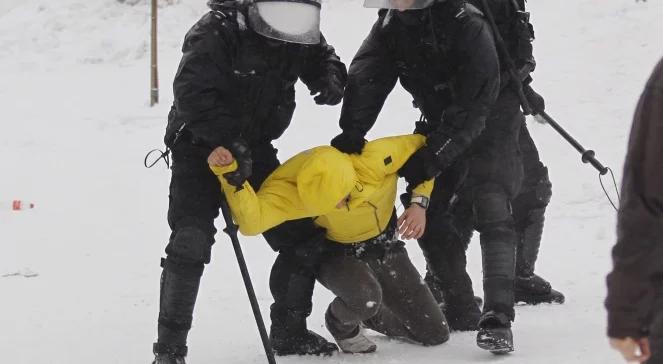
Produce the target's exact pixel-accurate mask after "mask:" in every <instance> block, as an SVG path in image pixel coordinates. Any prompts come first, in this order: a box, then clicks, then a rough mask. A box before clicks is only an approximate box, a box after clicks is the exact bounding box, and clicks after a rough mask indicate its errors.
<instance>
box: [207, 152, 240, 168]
mask: <svg viewBox="0 0 663 364" xmlns="http://www.w3.org/2000/svg"><path fill="white" fill-rule="evenodd" d="M234 160H235V159H234V158H233V155H232V153H230V151H229V150H228V149H226V148H224V147H218V148H216V149H214V150H213V151H212V153H210V155H209V157H207V163H209V165H210V166H212V167H225V166H228V165H230V164H231V163H232V162H233V161H234Z"/></svg>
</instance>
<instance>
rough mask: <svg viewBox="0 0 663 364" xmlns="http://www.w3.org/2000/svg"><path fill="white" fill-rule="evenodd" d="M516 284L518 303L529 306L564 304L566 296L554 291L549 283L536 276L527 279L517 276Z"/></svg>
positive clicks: (526, 277)
mask: <svg viewBox="0 0 663 364" xmlns="http://www.w3.org/2000/svg"><path fill="white" fill-rule="evenodd" d="M515 283H516V284H515V299H516V302H523V303H525V304H528V305H538V304H540V303H559V304H562V303H564V300H565V297H564V294H562V293H561V292H559V291H556V290H554V289H553V288H552V286H551V285H550V283H549V282H548V281H546V280H545V279H543V278H541V277H539V276H538V275H536V274H532V275H530V276H525V277H522V276H517V277H516V282H515Z"/></svg>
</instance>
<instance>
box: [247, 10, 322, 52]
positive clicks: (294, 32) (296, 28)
mask: <svg viewBox="0 0 663 364" xmlns="http://www.w3.org/2000/svg"><path fill="white" fill-rule="evenodd" d="M249 24H250V25H251V29H253V30H254V31H255V32H256V33H258V34H261V35H263V36H265V37H267V38H272V39H277V40H281V41H285V42H292V43H301V44H318V43H320V1H319V0H282V1H278V0H257V1H256V2H255V3H253V4H252V5H251V6H250V7H249Z"/></svg>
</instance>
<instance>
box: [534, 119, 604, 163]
mask: <svg viewBox="0 0 663 364" xmlns="http://www.w3.org/2000/svg"><path fill="white" fill-rule="evenodd" d="M534 117H535V118H537V119H539V118H540V119H542V121H543V122H544V123H546V124H548V125H550V126H551V127H552V128H553V129H555V131H556V132H558V133H559V134H560V135H561V136H562V137H563V138H564V139H566V141H567V142H569V144H571V145H572V146H573V148H575V150H577V151H578V153H580V154H581V155H582V162H583V163H589V164H591V165H592V166H593V167H594V168H596V170H597V171H599V173H600V174H601V175H602V176H603V175H605V174H606V173H608V171H609V170H608V168H607V167H605V166H604V165H603V164H602V163H601V162H599V160H598V159H596V153H595V152H594V151H593V150H591V149H590V150H587V149H585V147H583V146H582V145H581V144H580V143H579V142H578V141H577V140H575V138H573V137H572V136H571V134H569V133H568V132H567V131H566V130H564V128H563V127H562V126H561V125H559V123H557V122H556V121H555V120H554V119H553V118H552V117H551V116H550V115H548V114H547V113H546V112H545V111H540V112H539V113H538V114H537V115H534Z"/></svg>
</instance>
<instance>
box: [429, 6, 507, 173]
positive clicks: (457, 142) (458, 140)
mask: <svg viewBox="0 0 663 364" xmlns="http://www.w3.org/2000/svg"><path fill="white" fill-rule="evenodd" d="M459 21H462V22H463V24H462V25H461V26H460V29H459V31H458V33H457V35H456V37H455V39H454V41H453V45H452V49H451V51H452V57H453V58H454V59H455V60H456V62H457V63H458V64H457V67H458V68H457V72H456V80H455V81H454V84H453V87H454V91H455V95H454V99H453V104H452V105H451V106H450V107H449V108H448V109H447V110H446V111H445V113H444V116H443V122H442V124H441V125H440V128H439V129H438V130H436V131H434V132H433V133H431V134H430V135H429V137H428V139H427V143H426V144H427V147H426V148H427V149H428V151H429V152H431V153H432V154H433V155H435V159H436V162H437V167H438V168H439V169H440V170H443V169H445V168H446V167H448V166H449V165H451V163H453V161H455V160H456V158H457V157H458V156H459V155H460V154H461V153H463V152H464V151H465V150H466V149H467V148H468V147H469V146H470V145H471V144H472V142H474V140H475V139H476V138H477V137H478V136H479V135H480V134H481V132H482V131H483V130H484V128H485V126H486V119H487V117H488V114H489V112H490V108H491V107H492V106H493V104H494V103H495V100H496V99H497V94H498V91H499V84H500V76H499V69H500V67H499V60H498V57H497V51H496V48H495V42H494V40H493V35H492V33H491V31H490V27H489V25H488V24H487V23H486V22H485V21H484V20H483V19H482V18H480V17H477V16H468V17H467V18H466V19H464V20H459Z"/></svg>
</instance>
